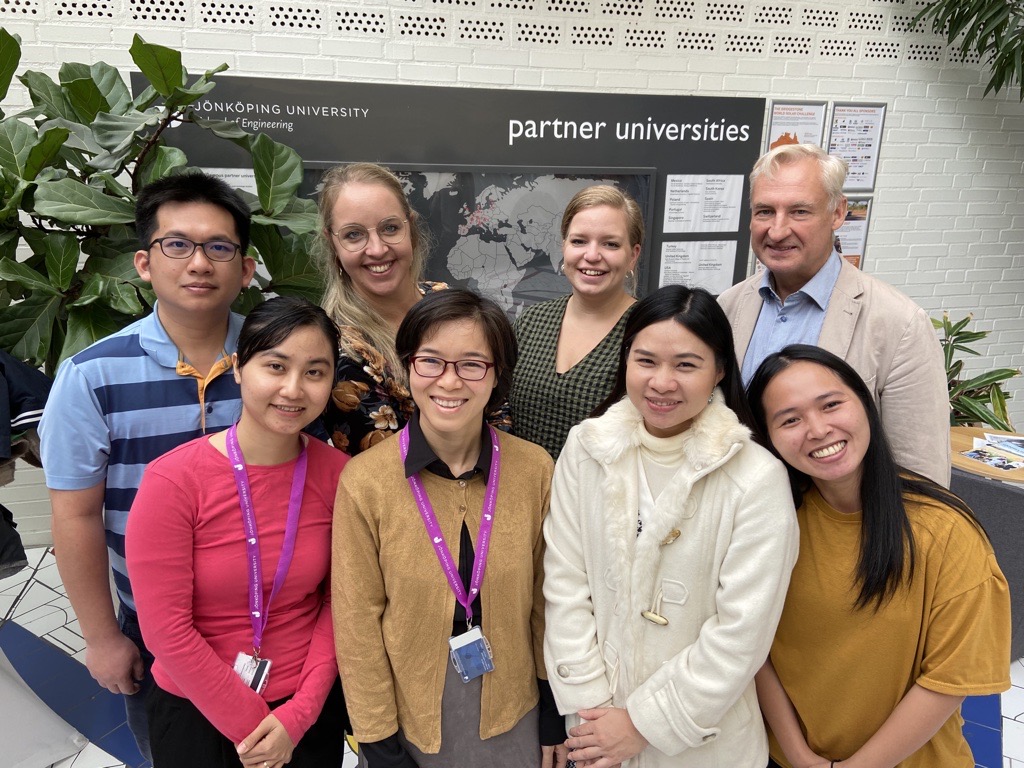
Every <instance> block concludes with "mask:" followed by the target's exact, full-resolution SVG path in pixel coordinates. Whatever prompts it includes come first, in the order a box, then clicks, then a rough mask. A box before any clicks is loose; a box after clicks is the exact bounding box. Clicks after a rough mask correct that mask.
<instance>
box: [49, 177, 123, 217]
mask: <svg viewBox="0 0 1024 768" xmlns="http://www.w3.org/2000/svg"><path fill="white" fill-rule="evenodd" d="M35 211H36V213H38V214H39V215H40V216H47V217H50V218H53V219H56V220H58V221H64V222H67V223H70V224H84V225H91V226H104V225H107V224H130V223H131V222H133V221H135V209H134V207H133V206H132V204H131V203H129V202H128V201H127V200H124V199H122V198H120V197H112V196H111V195H105V194H103V193H102V192H100V191H99V190H98V189H93V188H92V187H88V186H86V185H85V184H80V183H79V182H77V181H74V180H72V179H60V180H59V181H48V182H41V183H40V184H39V186H38V187H37V189H36V195H35Z"/></svg>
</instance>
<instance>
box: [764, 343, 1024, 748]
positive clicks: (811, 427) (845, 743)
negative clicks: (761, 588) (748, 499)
mask: <svg viewBox="0 0 1024 768" xmlns="http://www.w3.org/2000/svg"><path fill="white" fill-rule="evenodd" d="M747 395H748V398H749V400H750V405H751V410H752V412H753V416H754V422H755V427H756V429H757V431H758V432H759V438H760V440H761V441H762V442H763V443H764V444H765V445H766V446H767V447H769V448H771V449H772V450H773V451H774V452H775V453H776V454H777V455H778V456H779V457H780V458H781V459H782V460H783V461H784V462H786V465H787V468H788V470H789V474H790V481H791V484H792V487H793V495H794V500H795V502H796V506H797V519H798V522H799V525H800V555H799V558H798V560H797V564H796V567H795V569H794V570H793V577H792V580H791V581H790V586H789V591H788V593H787V596H786V604H785V608H784V609H783V613H782V620H781V621H780V623H779V627H778V630H777V632H776V635H775V640H774V642H773V644H772V650H771V654H770V656H769V659H768V661H767V662H766V663H765V665H764V667H763V668H762V669H761V671H760V672H759V673H758V676H757V693H758V699H759V701H760V704H761V708H762V710H763V712H764V716H765V719H766V721H767V723H768V725H769V727H770V751H771V757H772V760H773V763H772V764H774V765H780V766H786V767H787V768H805V767H807V768H830V766H832V767H834V766H843V767H844V768H857V767H858V766H870V768H883V767H888V766H900V768H932V767H933V766H943V768H961V766H963V768H972V767H973V766H974V759H973V757H972V755H971V750H970V747H969V746H968V745H967V742H966V740H965V739H964V737H963V733H962V731H961V728H962V725H963V720H962V719H961V717H960V704H961V702H962V701H963V700H964V697H965V696H969V695H979V694H989V693H997V692H999V691H1005V690H1006V689H1007V688H1008V687H1009V685H1010V680H1009V656H1010V653H1009V650H1010V648H1009V646H1010V600H1009V591H1008V587H1007V583H1006V579H1005V578H1004V577H1003V574H1002V572H1001V571H1000V570H999V566H998V564H997V563H996V560H995V555H994V554H993V552H992V547H991V545H990V544H989V541H988V539H987V537H986V536H985V533H984V531H983V530H982V528H981V526H980V525H979V523H978V522H977V521H976V520H975V519H974V517H973V515H972V514H971V512H970V510H969V509H968V508H967V506H966V505H965V504H964V503H963V502H962V501H961V500H960V499H959V498H957V497H956V496H954V495H953V494H951V493H950V492H949V491H947V490H945V489H944V488H940V487H939V486H937V485H935V484H934V483H932V482H931V481H930V480H927V479H926V478H924V477H922V476H920V475H917V474H914V473H912V472H909V471H907V470H905V469H903V468H901V467H899V466H898V465H897V464H896V462H895V460H894V459H893V455H892V452H891V450H890V448H889V446H888V443H887V441H886V439H885V434H884V432H883V431H882V425H881V419H880V417H879V413H878V409H877V407H876V406H875V404H874V402H873V401H872V399H871V395H870V393H869V391H868V389H867V387H866V386H865V384H864V382H863V381H862V380H861V379H860V377H859V376H858V375H857V373H856V372H855V371H854V370H853V369H852V368H851V367H850V366H848V365H847V364H846V363H845V362H843V361H842V360H841V359H839V358H838V357H836V356H835V355H833V354H831V353H829V352H825V351H824V350H822V349H819V348H817V347H812V346H806V345H799V344H798V345H793V346H789V347H786V348H785V349H783V350H782V351H781V352H778V353H775V354H773V355H770V356H769V357H768V358H766V359H765V361H764V362H763V363H762V364H761V366H760V368H759V369H758V371H757V373H756V374H755V375H754V378H753V379H752V380H751V383H750V387H749V389H748V392H747Z"/></svg>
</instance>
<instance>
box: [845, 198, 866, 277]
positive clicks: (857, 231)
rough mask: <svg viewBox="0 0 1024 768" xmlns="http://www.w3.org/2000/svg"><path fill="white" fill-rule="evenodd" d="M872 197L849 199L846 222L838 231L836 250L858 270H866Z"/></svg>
mask: <svg viewBox="0 0 1024 768" xmlns="http://www.w3.org/2000/svg"><path fill="white" fill-rule="evenodd" d="M870 216H871V198H870V197H850V198H847V206H846V220H845V221H844V222H843V223H842V224H841V225H840V227H839V229H837V230H836V250H837V251H839V254H840V255H841V256H842V257H843V258H844V259H846V260H847V261H848V262H850V263H851V264H853V266H855V267H857V268H858V269H864V248H865V247H866V246H867V242H868V219H869V217H870Z"/></svg>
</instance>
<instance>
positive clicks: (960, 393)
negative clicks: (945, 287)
mask: <svg viewBox="0 0 1024 768" xmlns="http://www.w3.org/2000/svg"><path fill="white" fill-rule="evenodd" d="M973 319H974V315H967V317H965V318H963V319H962V320H958V321H956V322H955V323H954V322H953V321H951V320H950V319H949V313H947V312H944V313H943V314H942V319H941V320H936V319H935V318H932V325H934V326H935V328H936V329H937V330H940V331H942V336H941V337H940V339H939V343H940V344H942V352H943V355H944V356H945V362H946V379H947V382H948V384H949V407H950V412H949V423H950V425H951V426H956V425H958V424H978V423H980V424H987V425H988V426H990V427H993V428H995V429H1001V430H1004V431H1006V432H1012V431H1013V424H1011V423H1010V415H1009V413H1008V412H1007V410H1006V401H1007V399H1008V398H1009V397H1010V396H1009V395H1008V394H1006V392H1005V391H1004V390H1003V388H1002V382H1004V381H1006V380H1007V379H1012V378H1013V377H1014V376H1019V375H1020V370H1019V369H1017V368H995V369H994V370H991V371H987V372H985V373H981V374H978V375H977V376H974V377H972V378H970V379H961V378H960V376H961V374H962V373H963V369H964V361H963V360H961V359H956V355H957V353H958V352H965V353H967V354H969V355H978V354H980V353H979V352H978V351H977V350H974V349H972V348H971V347H969V346H968V345H969V344H974V343H975V342H977V341H981V340H982V339H984V338H985V337H986V336H988V335H989V333H990V332H989V331H970V330H968V329H967V326H968V324H969V323H970V322H971V320H973Z"/></svg>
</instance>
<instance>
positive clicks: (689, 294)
mask: <svg viewBox="0 0 1024 768" xmlns="http://www.w3.org/2000/svg"><path fill="white" fill-rule="evenodd" d="M664 320H675V321H676V322H677V323H679V324H680V325H681V326H683V327H684V328H686V329H687V330H688V331H690V332H691V333H692V334H693V335H694V336H696V337H697V338H698V339H700V340H701V341H703V342H704V343H705V344H707V345H708V346H709V347H711V350H712V351H713V352H714V353H715V364H716V365H717V366H718V369H719V370H720V371H722V373H723V375H722V380H721V381H720V382H719V384H718V386H719V387H720V388H721V390H722V393H723V394H724V395H725V404H726V405H727V406H729V408H731V409H732V411H733V412H734V413H735V414H736V416H737V417H738V418H739V420H740V421H741V422H742V423H743V424H746V425H747V426H748V427H751V428H753V422H752V421H751V418H750V409H749V408H748V406H747V400H746V398H745V397H744V396H743V385H742V379H741V378H740V369H739V366H738V365H737V364H736V352H735V349H734V347H733V343H732V326H730V325H729V320H728V318H726V316H725V312H723V311H722V308H721V307H720V306H718V302H717V301H715V297H714V296H712V295H711V294H710V293H708V292H707V291H705V290H704V289H703V288H687V287H686V286H684V285H666V286H665V287H664V288H659V289H658V290H656V291H655V292H654V293H652V294H650V295H649V296H647V297H645V298H643V299H641V300H640V301H638V302H637V303H636V306H634V307H633V311H632V312H630V313H629V318H627V320H626V327H625V330H624V331H623V335H622V347H621V348H620V349H619V369H618V372H617V373H616V374H615V386H614V387H613V388H612V392H611V394H610V395H608V397H607V398H606V399H605V401H604V402H603V403H601V404H600V405H599V406H597V408H595V409H594V412H593V413H592V414H591V416H600V415H602V414H603V413H604V412H605V411H607V410H608V409H609V408H610V407H611V406H612V405H614V404H615V403H617V402H618V401H619V400H621V399H622V397H623V396H624V395H625V394H626V364H627V362H628V360H629V350H630V348H631V347H632V346H633V342H634V341H635V340H636V337H637V335H638V334H639V333H640V331H642V330H643V329H644V328H646V327H648V326H650V325H654V324H655V323H660V322H662V321H664Z"/></svg>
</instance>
